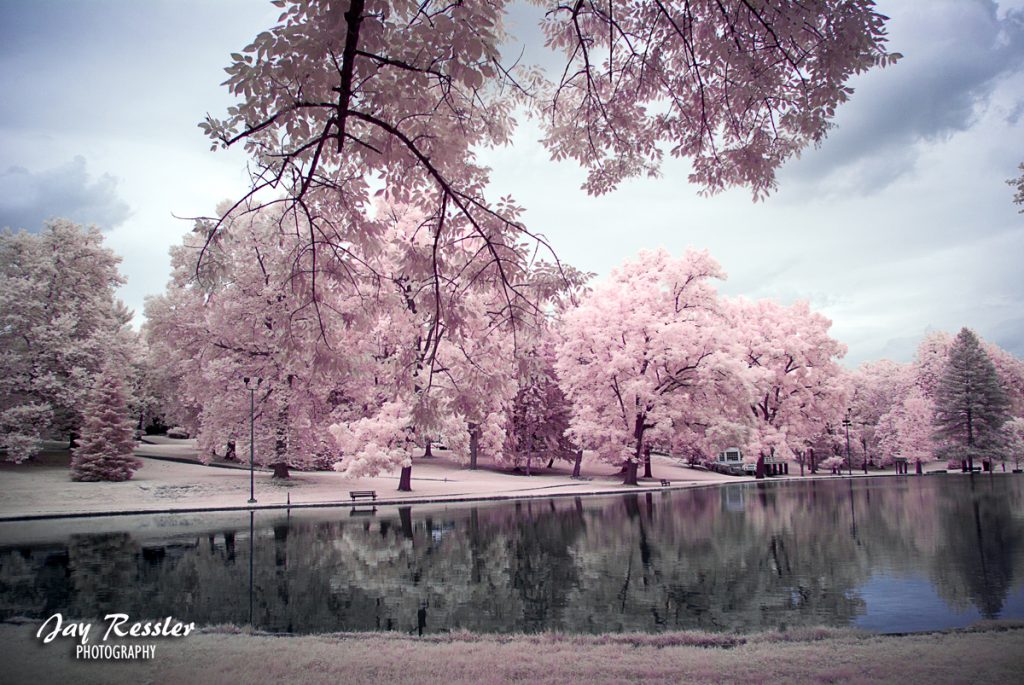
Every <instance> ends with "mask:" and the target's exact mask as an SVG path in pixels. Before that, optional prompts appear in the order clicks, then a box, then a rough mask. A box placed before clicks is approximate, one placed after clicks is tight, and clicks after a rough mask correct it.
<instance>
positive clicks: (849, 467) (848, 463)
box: [843, 409, 853, 476]
mask: <svg viewBox="0 0 1024 685" xmlns="http://www.w3.org/2000/svg"><path fill="white" fill-rule="evenodd" d="M852 423H853V422H852V421H850V410H849V409H847V410H846V418H844V419H843V426H844V427H845V428H846V468H847V470H848V471H849V475H851V476H852V475H853V460H851V459H850V425H851V424H852Z"/></svg>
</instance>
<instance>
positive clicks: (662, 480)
mask: <svg viewBox="0 0 1024 685" xmlns="http://www.w3.org/2000/svg"><path fill="white" fill-rule="evenodd" d="M669 485H672V481H670V480H665V479H664V478H662V479H661V486H662V487H666V486H669Z"/></svg>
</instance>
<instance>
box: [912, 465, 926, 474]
mask: <svg viewBox="0 0 1024 685" xmlns="http://www.w3.org/2000/svg"><path fill="white" fill-rule="evenodd" d="M914 470H915V471H916V472H917V475H919V476H922V475H924V469H923V468H921V462H917V463H916V464H915V465H914Z"/></svg>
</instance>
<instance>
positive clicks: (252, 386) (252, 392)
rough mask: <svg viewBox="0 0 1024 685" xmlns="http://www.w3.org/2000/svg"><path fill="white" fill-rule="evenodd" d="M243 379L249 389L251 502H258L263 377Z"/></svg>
mask: <svg viewBox="0 0 1024 685" xmlns="http://www.w3.org/2000/svg"><path fill="white" fill-rule="evenodd" d="M242 380H243V381H244V382H245V387H246V388H248V390H249V504H256V481H255V476H254V471H253V469H254V466H253V463H254V461H255V456H256V388H258V387H260V383H262V382H263V379H262V378H249V377H248V376H246V377H245V378H243V379H242ZM250 381H254V382H251V383H250Z"/></svg>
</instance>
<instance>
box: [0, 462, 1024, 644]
mask: <svg viewBox="0 0 1024 685" xmlns="http://www.w3.org/2000/svg"><path fill="white" fill-rule="evenodd" d="M1022 505H1024V477H1021V476H1012V475H1002V474H1000V475H996V476H987V475H981V476H974V477H970V476H963V475H933V476H924V477H915V476H909V477H899V478H896V477H893V478H861V479H851V480H846V479H835V480H818V481H798V480H792V481H780V482H769V483H737V484H734V485H727V486H724V487H712V488H700V489H693V490H681V491H673V492H656V493H639V494H637V495H627V496H618V497H599V498H598V497H584V498H575V497H562V498H552V499H538V500H524V501H518V502H504V503H495V504H484V503H479V504H475V505H474V504H461V505H422V506H421V505H416V506H412V507H409V508H401V509H399V508H394V507H391V508H380V509H377V510H375V511H370V510H369V508H368V507H364V508H362V510H361V511H350V510H349V509H347V508H339V509H302V510H298V509H296V510H292V512H291V513H290V515H289V514H288V513H287V512H284V511H280V512H277V511H274V512H256V513H255V514H254V515H250V513H248V512H242V513H230V514H213V513H210V514H175V515H160V516H156V515H154V516H139V517H102V518H99V517H98V518H90V519H74V520H67V519H65V520H53V521H31V522H16V523H0V618H4V619H6V618H10V617H13V616H28V617H31V618H36V619H42V618H46V617H49V616H50V615H52V614H53V613H56V612H61V613H62V614H64V616H65V617H74V618H83V619H84V618H92V617H102V616H103V615H105V614H106V613H110V612H121V613H127V614H129V615H130V616H131V617H132V619H133V620H137V619H144V618H162V617H164V616H173V617H175V618H177V619H183V620H186V621H195V622H196V623H197V624H218V623H235V624H250V623H251V624H252V625H254V626H255V627H257V628H259V629H263V630H268V631H273V632H285V633H311V632H323V631H349V630H354V631H366V630H395V631H402V632H406V633H413V634H416V633H421V634H422V633H435V632H443V631H448V630H457V629H466V630H471V631H480V632H500V633H507V632H538V631H546V630H558V631H570V632H585V633H597V632H608V631H613V632H618V631H643V632H659V631H667V630H683V629H701V630H712V631H725V630H729V631H743V632H746V631H755V630H764V629H776V628H780V627H794V626H805V625H830V626H852V627H861V628H865V629H868V630H872V631H879V632H908V631H922V630H933V629H941V628H950V627H957V626H964V625H968V624H970V623H972V622H974V621H977V620H979V619H982V618H1017V619H1024V507H1022Z"/></svg>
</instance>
